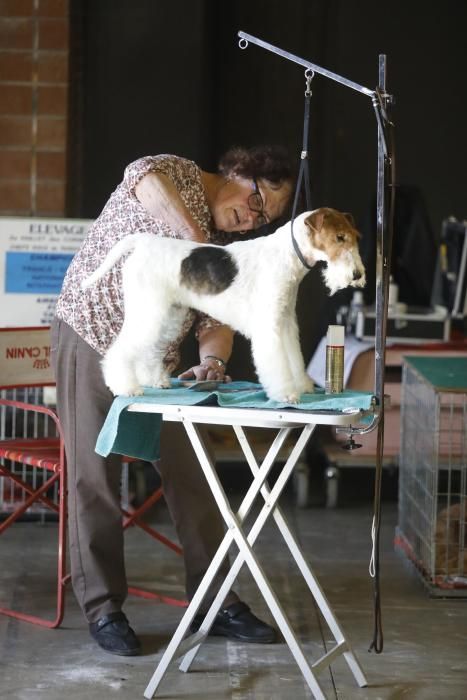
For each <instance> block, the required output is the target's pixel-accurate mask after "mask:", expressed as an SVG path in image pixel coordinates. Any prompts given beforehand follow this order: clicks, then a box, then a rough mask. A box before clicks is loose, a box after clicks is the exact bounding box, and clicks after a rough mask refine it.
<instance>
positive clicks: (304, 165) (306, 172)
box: [290, 68, 315, 270]
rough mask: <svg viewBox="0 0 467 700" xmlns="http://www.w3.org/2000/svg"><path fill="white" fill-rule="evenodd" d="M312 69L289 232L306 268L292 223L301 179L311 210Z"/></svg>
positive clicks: (295, 212)
mask: <svg viewBox="0 0 467 700" xmlns="http://www.w3.org/2000/svg"><path fill="white" fill-rule="evenodd" d="M314 75H315V74H314V71H312V70H311V68H307V69H306V71H305V80H306V90H305V113H304V117H303V145H302V152H301V154H300V169H299V171H298V177H297V185H296V187H295V196H294V201H293V207H292V219H291V222H290V234H291V236H292V245H293V248H294V251H295V253H296V255H297V257H298V259H299V260H300V262H301V263H302V265H304V266H305V267H306V268H307V269H308V270H311V268H312V265H309V264H308V263H307V261H306V260H305V258H304V256H303V253H302V251H301V250H300V246H299V245H298V243H297V240H296V238H295V236H294V233H293V224H294V220H295V217H296V215H297V208H298V200H299V197H300V191H301V188H302V181H303V183H304V185H305V201H306V207H307V211H311V188H310V161H309V158H308V135H309V132H310V105H311V95H312V92H311V87H310V86H311V81H312V80H313V77H314Z"/></svg>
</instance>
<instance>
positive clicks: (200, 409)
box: [127, 401, 373, 428]
mask: <svg viewBox="0 0 467 700" xmlns="http://www.w3.org/2000/svg"><path fill="white" fill-rule="evenodd" d="M127 411H130V412H136V413H159V414H161V416H162V419H163V420H169V421H185V420H188V421H190V422H192V423H209V424H213V425H242V426H250V427H256V428H282V427H297V426H301V425H302V426H303V425H307V424H313V425H342V426H348V425H356V424H357V423H360V422H361V421H362V419H363V418H365V417H368V416H372V415H373V411H363V410H361V409H360V408H357V407H355V408H351V407H349V408H345V409H344V410H343V411H337V410H333V409H322V410H319V409H317V410H314V411H305V410H301V409H295V408H284V409H262V408H261V409H258V408H242V407H239V406H237V407H235V408H225V407H222V406H199V405H194V406H180V405H177V404H158V403H152V402H150V403H149V402H148V403H145V402H144V401H139V402H138V403H133V404H130V405H129V406H128V407H127Z"/></svg>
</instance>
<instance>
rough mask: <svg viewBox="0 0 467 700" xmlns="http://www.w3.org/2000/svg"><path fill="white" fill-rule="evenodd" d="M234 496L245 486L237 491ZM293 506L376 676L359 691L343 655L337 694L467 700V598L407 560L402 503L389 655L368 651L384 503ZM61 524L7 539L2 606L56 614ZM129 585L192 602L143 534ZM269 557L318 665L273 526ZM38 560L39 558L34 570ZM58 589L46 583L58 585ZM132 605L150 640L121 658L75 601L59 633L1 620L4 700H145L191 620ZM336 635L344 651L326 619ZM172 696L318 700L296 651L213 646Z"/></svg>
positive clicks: (212, 642) (329, 684)
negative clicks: (378, 522) (378, 514)
mask: <svg viewBox="0 0 467 700" xmlns="http://www.w3.org/2000/svg"><path fill="white" fill-rule="evenodd" d="M228 488H229V491H230V492H231V494H232V497H233V499H235V498H236V497H237V493H236V491H237V489H236V488H235V487H232V485H230V486H229V487H228ZM282 506H283V509H284V511H285V513H286V515H287V517H288V520H289V523H290V524H291V525H292V526H293V528H294V530H295V532H296V533H297V535H298V537H299V539H300V542H301V545H302V547H303V550H304V552H305V553H306V556H307V557H308V559H309V561H310V563H311V565H312V567H313V569H314V571H315V573H316V574H317V576H318V579H319V581H320V583H321V585H322V587H323V589H324V592H325V594H326V595H327V597H328V599H329V601H330V603H331V605H332V607H333V610H334V612H335V614H336V616H337V618H338V620H339V622H340V623H341V625H342V626H343V628H344V630H345V633H346V636H347V638H348V640H349V642H350V643H351V644H352V646H353V648H354V650H355V652H356V654H357V656H358V658H359V661H360V663H361V665H362V666H363V669H364V672H365V674H366V676H367V679H368V687H367V688H358V686H357V685H356V683H355V681H354V679H353V677H352V675H351V673H350V671H349V669H348V667H347V664H346V663H345V662H344V660H343V659H342V657H341V658H340V659H338V660H337V661H335V662H334V663H333V666H332V677H331V675H330V673H329V671H328V670H325V671H323V672H322V673H321V674H320V681H321V683H322V685H323V687H324V689H325V692H326V694H327V696H328V697H329V698H330V699H332V698H339V699H341V698H342V699H345V700H400V699H402V698H409V699H410V700H435V699H436V700H441V699H442V700H463V699H464V698H467V600H464V599H458V598H456V599H444V600H440V599H434V598H429V597H428V595H427V593H426V591H425V588H424V587H423V585H422V584H421V583H420V581H419V580H418V578H417V577H416V575H415V574H414V573H413V572H412V570H411V568H410V567H409V566H408V565H407V563H406V562H405V561H404V560H403V559H402V558H401V556H400V555H399V554H397V553H395V552H394V548H393V537H394V530H395V526H396V524H397V505H396V503H395V501H394V499H392V500H390V501H389V502H386V503H384V504H383V526H382V535H381V546H382V564H381V566H382V605H383V630H384V651H383V653H382V654H379V655H377V654H375V653H368V647H369V644H370V642H371V639H372V634H373V609H372V584H371V581H370V578H369V575H368V561H369V555H370V525H371V517H372V502H371V498H369V497H365V498H363V499H362V498H359V499H352V498H350V499H347V502H346V503H345V504H344V505H341V506H340V507H338V508H336V509H333V510H330V509H325V508H319V507H313V508H308V509H304V510H298V509H297V508H296V507H295V505H294V498H293V496H292V494H291V493H289V492H288V491H287V492H286V493H285V494H284V496H283V498H282ZM152 521H153V522H154V524H155V526H156V527H158V529H160V530H161V531H163V532H164V533H165V534H167V535H172V534H173V530H172V526H171V524H170V522H169V518H168V515H167V511H166V508H165V506H164V505H162V506H161V505H159V506H157V510H156V511H155V512H154V513H153V514H152ZM55 529H56V525H55V524H53V523H48V524H46V525H43V526H41V525H39V524H37V523H20V524H18V525H16V527H15V528H12V530H11V532H9V533H8V534H5V535H4V536H2V541H1V550H0V601H1V605H6V604H8V603H11V602H12V601H15V603H16V604H17V605H18V606H20V607H21V608H23V609H25V610H26V609H27V608H28V607H30V605H31V604H32V605H33V606H34V609H35V610H36V611H39V610H40V611H42V612H43V613H47V612H50V613H52V604H53V599H52V593H53V584H52V582H51V575H50V572H51V571H52V572H53V570H54V569H53V567H54V564H53V560H52V558H51V553H52V551H53V546H52V543H53V542H54V537H55ZM126 537H127V540H126V542H127V563H128V572H129V579H130V582H131V583H133V584H134V585H144V586H146V587H149V588H151V587H152V588H155V589H156V590H159V591H161V592H166V593H168V594H171V595H175V596H180V597H183V588H182V584H181V581H182V580H183V572H182V565H181V561H180V559H179V558H178V557H177V556H176V555H175V554H173V553H172V552H170V551H169V550H165V549H164V548H162V547H161V546H160V545H158V544H156V543H154V541H152V540H151V539H150V538H148V537H147V535H145V534H144V533H142V532H140V531H139V530H136V529H133V530H132V531H130V532H128V533H127V536H126ZM257 551H258V554H259V556H260V559H261V561H262V563H263V564H264V568H265V570H266V572H267V573H268V575H269V577H270V580H271V582H272V583H273V586H274V589H275V590H276V592H277V594H278V595H279V598H280V599H281V602H282V603H283V604H284V607H285V610H286V612H287V614H288V615H289V618H290V620H291V622H292V624H293V625H294V628H295V631H296V632H297V634H298V636H299V637H300V639H301V640H302V642H303V646H304V649H305V652H306V653H307V654H309V657H310V658H317V657H319V656H321V654H322V653H323V652H322V649H323V643H322V640H321V634H320V629H319V625H318V622H317V617H316V610H315V607H314V605H313V602H312V600H311V598H310V595H309V593H308V591H307V590H305V588H304V585H303V582H302V581H301V580H300V576H299V574H298V572H297V571H296V569H295V567H294V565H293V562H291V559H290V556H289V554H288V551H287V550H286V549H285V546H283V545H281V543H280V542H279V540H278V538H277V535H276V529H275V526H274V524H273V523H271V524H268V525H267V526H266V528H265V530H264V531H263V534H262V535H261V537H260V540H259V541H258V545H257ZM30 562H31V563H30ZM48 583H49V584H50V587H49V588H48V587H47V584H48ZM237 590H238V591H239V593H240V595H241V597H242V598H243V599H244V600H245V601H247V602H248V603H249V604H250V605H251V606H252V607H253V609H254V611H255V612H256V614H258V615H260V616H262V617H263V618H264V619H267V620H269V621H271V622H272V620H271V616H270V614H269V611H268V610H267V608H266V606H265V603H264V601H263V599H262V596H261V594H260V592H259V591H258V589H257V587H256V585H255V584H254V582H253V581H252V580H251V577H250V574H249V573H248V571H242V572H241V574H240V579H239V582H238V585H237ZM125 611H126V613H127V615H128V617H129V619H130V621H131V624H132V625H133V627H134V628H135V630H136V631H137V633H138V635H139V636H140V638H141V640H142V643H143V647H144V654H143V655H142V656H141V657H136V658H123V657H118V656H112V655H109V654H106V653H105V652H103V651H101V650H100V649H99V648H98V647H97V646H96V645H95V643H94V642H93V641H92V639H91V638H90V636H89V634H88V631H87V626H86V623H85V621H84V619H83V617H82V615H81V612H80V610H79V609H78V606H77V604H76V602H75V600H74V596H73V593H72V591H71V590H70V591H69V592H68V595H67V605H66V613H65V619H64V622H63V624H62V626H61V627H60V628H59V629H56V630H46V629H42V628H39V627H36V626H34V625H30V624H27V623H22V622H17V621H15V620H12V619H10V618H7V617H4V616H0V697H1V698H9V699H11V700H32V699H34V700H59V699H60V700H63V699H64V698H66V699H67V700H78V699H79V700H84V699H86V700H106V699H107V698H121V700H130V699H132V700H133V699H134V698H141V697H142V696H143V692H144V689H145V688H146V686H147V683H148V682H149V679H150V677H151V675H152V673H153V671H154V669H155V666H156V664H157V662H158V659H159V658H160V655H161V652H162V651H163V649H164V648H165V647H166V645H167V643H168V641H169V640H170V637H171V635H172V633H173V631H174V630H175V627H176V625H177V622H178V620H179V619H180V617H181V615H182V612H183V611H182V610H181V609H180V608H176V607H171V606H168V605H162V604H157V603H154V602H151V601H146V600H142V599H138V598H134V597H130V598H129V599H128V602H127V604H126V608H125ZM322 626H323V629H324V630H325V641H326V643H327V644H330V643H331V635H330V634H329V632H328V631H327V628H326V625H325V623H324V622H322ZM156 697H160V698H169V697H170V698H180V699H181V698H190V699H191V700H227V699H229V700H248V699H253V698H254V699H255V700H274V699H282V698H293V699H294V700H301V699H302V698H311V697H312V695H311V693H310V691H309V690H308V687H307V686H306V684H305V682H304V680H303V678H302V676H301V673H300V671H299V669H298V667H297V666H296V664H295V661H294V660H293V658H292V656H291V654H290V652H289V650H288V648H287V646H286V644H285V643H284V642H279V643H277V644H275V645H268V646H261V645H248V644H240V643H236V642H231V641H227V640H225V639H221V638H212V639H211V638H210V639H208V641H207V642H206V643H205V644H204V645H203V647H202V648H201V650H200V652H199V654H198V656H197V658H196V660H195V662H194V664H193V667H192V671H190V672H189V673H188V674H184V673H182V672H180V671H179V670H178V667H177V665H176V664H175V663H174V664H172V665H171V666H170V668H169V671H168V673H167V675H166V677H165V678H164V680H163V682H162V683H161V685H160V687H159V690H158V693H157V696H156Z"/></svg>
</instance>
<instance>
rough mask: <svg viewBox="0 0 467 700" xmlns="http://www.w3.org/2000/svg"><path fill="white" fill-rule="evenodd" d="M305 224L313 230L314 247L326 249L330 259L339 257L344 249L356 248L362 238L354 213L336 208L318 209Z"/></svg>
mask: <svg viewBox="0 0 467 700" xmlns="http://www.w3.org/2000/svg"><path fill="white" fill-rule="evenodd" d="M305 224H306V225H307V226H308V228H309V229H310V231H311V240H312V244H313V247H314V248H317V249H318V250H322V251H324V252H325V253H326V254H327V256H328V257H329V259H330V260H335V259H336V258H338V257H339V256H340V255H341V253H342V250H343V249H348V250H350V249H351V248H354V247H355V246H356V244H357V241H358V240H359V238H360V233H359V232H358V231H357V229H356V228H355V221H354V218H353V216H352V214H348V213H343V212H340V211H337V210H336V209H329V208H326V207H323V208H321V209H318V210H317V211H316V212H313V214H311V215H310V216H309V217H308V218H307V219H306V220H305Z"/></svg>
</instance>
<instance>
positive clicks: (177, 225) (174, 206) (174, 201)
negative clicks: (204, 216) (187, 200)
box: [135, 173, 206, 243]
mask: <svg viewBox="0 0 467 700" xmlns="http://www.w3.org/2000/svg"><path fill="white" fill-rule="evenodd" d="M135 194H136V197H137V198H138V200H139V201H140V202H141V204H142V205H143V207H144V208H145V209H147V211H148V212H149V213H150V214H151V215H152V216H154V217H155V218H156V219H162V220H163V221H165V222H166V223H167V224H168V225H169V226H170V228H171V229H172V230H173V231H174V233H176V235H177V237H178V238H186V239H189V240H192V241H197V242H198V243H206V236H205V235H204V233H203V231H202V230H201V228H200V227H199V226H198V224H197V223H196V221H195V220H194V219H193V218H192V216H191V214H190V212H189V211H188V209H187V207H186V206H185V204H184V202H183V200H182V198H181V197H180V194H179V192H178V190H177V188H176V187H175V185H174V184H173V182H172V181H171V180H170V178H168V177H167V176H166V175H163V174H162V173H148V174H147V175H145V176H144V177H143V178H141V180H140V181H139V182H138V183H137V185H136V187H135Z"/></svg>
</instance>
